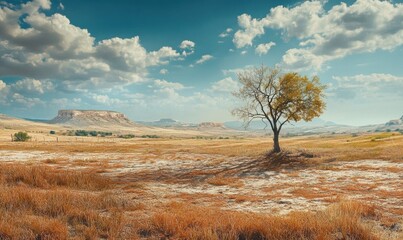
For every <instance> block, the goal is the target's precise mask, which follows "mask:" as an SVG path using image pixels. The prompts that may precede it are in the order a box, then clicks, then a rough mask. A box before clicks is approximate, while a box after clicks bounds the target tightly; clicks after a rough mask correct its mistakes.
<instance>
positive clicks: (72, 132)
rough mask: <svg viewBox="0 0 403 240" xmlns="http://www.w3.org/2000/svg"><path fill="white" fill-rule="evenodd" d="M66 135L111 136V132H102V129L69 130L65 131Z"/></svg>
mask: <svg viewBox="0 0 403 240" xmlns="http://www.w3.org/2000/svg"><path fill="white" fill-rule="evenodd" d="M66 135H68V136H80V137H88V136H92V137H97V136H100V137H106V136H112V133H111V132H102V131H87V130H69V131H67V133H66Z"/></svg>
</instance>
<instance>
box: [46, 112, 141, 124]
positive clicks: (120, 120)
mask: <svg viewBox="0 0 403 240" xmlns="http://www.w3.org/2000/svg"><path fill="white" fill-rule="evenodd" d="M49 123H52V124H63V125H72V126H80V127H86V126H107V125H119V126H127V127H132V126H135V125H136V124H135V123H134V122H132V121H130V119H128V118H127V117H126V116H125V115H124V114H123V113H120V112H115V111H105V110H59V112H58V114H57V116H56V117H55V118H53V119H52V120H50V121H49Z"/></svg>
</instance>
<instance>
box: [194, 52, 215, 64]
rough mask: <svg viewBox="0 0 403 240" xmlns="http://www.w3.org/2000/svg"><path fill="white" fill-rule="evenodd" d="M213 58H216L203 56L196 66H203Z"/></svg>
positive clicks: (208, 55)
mask: <svg viewBox="0 0 403 240" xmlns="http://www.w3.org/2000/svg"><path fill="white" fill-rule="evenodd" d="M213 58H214V57H213V56H211V55H210V54H206V55H203V56H202V57H201V58H200V59H199V60H197V61H196V64H202V63H204V62H207V61H209V60H211V59H213Z"/></svg>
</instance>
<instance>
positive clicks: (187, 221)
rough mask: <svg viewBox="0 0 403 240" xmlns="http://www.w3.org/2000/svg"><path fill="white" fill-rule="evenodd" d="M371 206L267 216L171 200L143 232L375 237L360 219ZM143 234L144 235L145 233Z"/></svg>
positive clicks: (209, 235) (214, 236)
mask: <svg viewBox="0 0 403 240" xmlns="http://www.w3.org/2000/svg"><path fill="white" fill-rule="evenodd" d="M377 216H378V215H377V213H376V212H375V209H374V207H372V206H366V205H362V204H359V203H355V202H341V203H338V204H335V205H333V206H331V207H330V208H328V209H327V210H326V211H323V212H319V213H316V214H313V213H302V212H296V213H292V214H290V215H288V216H284V217H278V216H267V215H265V216H264V215H259V214H251V213H240V212H230V211H222V210H218V209H213V208H202V207H195V206H188V205H185V204H180V203H171V204H170V205H168V206H167V207H166V210H164V211H161V212H159V213H156V214H155V215H154V216H153V217H152V219H151V223H150V224H149V226H146V227H144V229H143V230H142V232H143V233H146V234H147V235H149V236H158V237H160V238H161V239H166V238H168V239H228V240H229V239H234V240H235V239H363V240H365V239H378V238H377V236H376V234H375V233H373V232H371V229H370V228H369V227H368V226H367V225H366V224H365V223H364V221H363V219H375V218H377ZM146 234H145V235H146Z"/></svg>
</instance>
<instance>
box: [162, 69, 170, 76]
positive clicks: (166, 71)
mask: <svg viewBox="0 0 403 240" xmlns="http://www.w3.org/2000/svg"><path fill="white" fill-rule="evenodd" d="M168 72H169V71H168V69H166V68H163V69H161V70H160V74H162V75H165V74H168Z"/></svg>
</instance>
